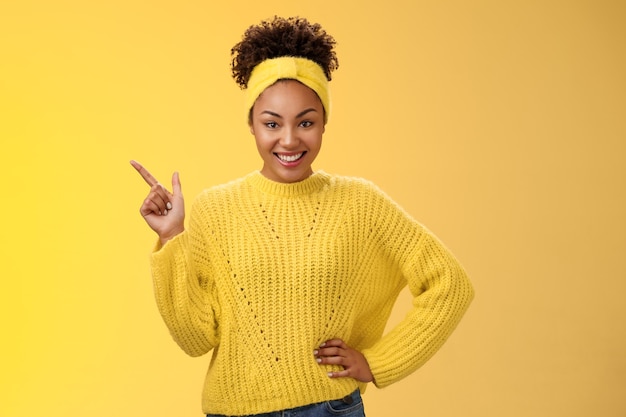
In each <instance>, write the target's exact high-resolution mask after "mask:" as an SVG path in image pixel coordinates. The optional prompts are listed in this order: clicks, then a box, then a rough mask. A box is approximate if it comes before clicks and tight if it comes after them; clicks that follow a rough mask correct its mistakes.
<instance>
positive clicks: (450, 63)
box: [0, 0, 626, 417]
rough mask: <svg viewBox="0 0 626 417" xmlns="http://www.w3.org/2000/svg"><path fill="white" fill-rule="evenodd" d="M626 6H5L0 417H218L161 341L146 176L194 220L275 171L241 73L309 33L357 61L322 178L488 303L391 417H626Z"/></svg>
mask: <svg viewBox="0 0 626 417" xmlns="http://www.w3.org/2000/svg"><path fill="white" fill-rule="evenodd" d="M218 3H220V4H221V5H217V4H218ZM624 4H625V3H624V2H622V1H607V0H604V1H603V0H589V1H582V0H579V1H574V0H572V1H550V0H548V1H534V0H531V1H497V0H493V1H486V0H480V1H464V0H463V1H461V0H459V1H413V0H411V1H408V0H407V1H395V2H394V1H385V2H363V1H356V0H353V1H343V2H339V1H335V0H319V1H316V2H309V3H305V2H294V1H266V2H260V1H247V0H246V1H241V2H231V3H229V2H211V1H199V0H198V1H176V2H174V1H139V0H129V1H126V0H125V1H121V0H113V1H107V2H104V1H102V2H87V1H77V0H59V1H43V0H39V1H35V0H24V1H17V0H15V1H11V0H8V1H6V0H5V1H3V2H2V3H0V138H1V140H2V146H1V150H0V166H1V167H2V168H1V169H2V171H1V172H2V176H1V177H0V178H1V181H2V191H1V195H2V197H1V201H2V203H1V204H0V221H1V222H2V223H1V225H0V226H1V228H0V232H1V234H2V237H1V243H0V244H1V245H2V249H1V251H0V257H1V258H0V274H1V276H2V277H1V281H0V282H1V287H0V317H1V319H0V320H1V326H2V328H1V334H2V343H1V345H0V358H1V359H0V360H1V364H0V383H1V385H0V416H2V417H23V416H24V417H25V416H33V415H46V416H55V417H56V416H59V417H60V416H63V417H68V416H69V417H73V416H94V417H100V416H103V417H104V416H199V415H200V404H199V403H200V402H199V394H200V389H201V384H202V380H203V376H204V372H205V370H206V367H207V365H208V357H203V358H199V359H191V358H188V357H186V356H185V355H184V354H183V353H182V351H180V350H179V349H178V348H177V347H176V346H175V344H174V343H173V342H172V341H171V340H170V337H169V335H168V333H167V330H166V329H165V326H164V325H163V324H162V323H161V321H160V318H159V316H158V313H157V311H156V307H155V305H154V302H153V299H152V288H151V282H150V276H149V269H148V253H149V252H150V249H151V246H152V244H153V241H154V237H153V235H152V232H150V231H149V229H148V228H147V226H146V225H145V224H144V223H143V221H142V219H141V218H140V216H139V214H138V208H139V205H140V204H141V201H142V199H143V197H144V195H145V193H146V191H147V188H146V186H145V184H144V183H143V182H142V180H141V178H140V177H139V176H138V175H137V174H136V173H135V172H134V171H133V169H132V168H131V167H130V165H129V164H128V161H129V160H130V159H137V160H139V161H141V162H142V163H144V164H145V165H146V166H147V167H148V168H149V169H150V170H151V171H152V172H153V174H155V176H157V177H158V178H160V179H161V181H163V182H167V183H169V179H170V175H171V173H172V171H174V170H179V171H180V172H181V179H182V182H183V189H184V192H185V195H186V197H187V199H188V200H189V199H190V198H192V197H193V196H194V195H195V194H197V193H198V192H199V191H200V190H201V189H202V188H203V187H206V186H209V185H213V184H217V183H222V182H224V181H227V180H230V179H232V178H236V177H239V176H241V175H244V174H246V173H248V172H250V171H252V170H254V169H257V168H259V167H260V159H259V157H258V155H257V154H256V150H255V148H254V145H253V141H252V137H251V136H250V135H249V133H248V131H247V128H246V125H245V123H244V113H243V111H242V101H243V98H242V95H241V93H240V91H239V90H238V88H237V87H236V86H235V84H234V82H233V81H232V80H231V79H230V73H229V52H230V48H231V46H233V45H234V44H235V43H236V42H238V41H239V39H240V35H241V33H242V32H243V31H244V30H245V28H246V27H247V26H248V25H250V24H252V23H256V22H258V21H259V20H261V19H263V18H266V17H269V16H271V15H273V14H280V15H295V14H299V15H303V16H307V17H308V18H309V19H311V20H313V21H318V22H320V23H322V24H323V26H324V27H325V28H326V29H327V30H328V31H329V32H330V33H331V34H333V35H334V36H335V38H336V39H337V41H338V42H339V45H338V53H339V58H340V68H339V71H338V72H337V73H336V75H335V77H334V80H333V82H332V83H331V86H332V94H333V100H334V102H333V108H334V110H333V113H332V116H331V120H330V123H329V125H328V128H327V133H326V136H325V145H324V149H323V150H322V154H321V155H320V157H319V160H318V162H317V163H316V168H318V169H324V170H325V171H328V172H334V173H340V174H349V175H357V176H362V177H366V178H369V179H371V180H373V181H374V182H376V183H377V184H378V185H379V186H381V187H382V188H383V189H384V190H385V191H387V192H388V193H389V194H390V195H391V196H392V197H393V198H394V199H396V200H397V201H398V202H399V203H400V204H402V205H403V206H404V207H405V208H406V209H407V210H408V211H409V212H411V213H412V214H413V215H414V216H415V217H416V218H418V219H419V220H420V221H421V222H423V223H424V224H426V225H427V226H428V227H429V228H430V229H432V230H433V231H434V232H435V233H436V234H438V235H439V236H440V237H441V238H442V239H443V240H444V241H445V242H446V243H447V245H448V246H449V247H450V248H451V249H452V250H453V252H454V253H455V254H456V255H457V256H458V258H459V259H460V260H461V261H462V263H463V264H464V265H465V267H466V268H467V270H468V271H469V273H470V275H471V277H472V279H473V282H474V284H475V286H476V290H477V297H476V299H475V302H474V304H473V305H472V307H471V308H470V310H469V312H468V314H467V316H466V318H465V319H464V321H463V322H462V323H461V325H460V327H459V328H458V331H457V332H456V333H455V334H454V335H453V336H452V338H451V339H450V340H449V342H448V343H447V344H446V345H445V346H444V348H443V349H442V350H441V352H440V353H439V354H438V355H437V356H435V358H433V359H432V360H431V361H430V362H429V363H428V364H427V365H425V366H424V367H423V368H422V369H420V370H419V371H418V372H417V373H415V374H414V375H412V376H411V377H409V378H407V379H405V380H403V381H401V382H399V383H397V384H395V385H393V386H391V387H389V388H386V389H384V390H378V389H375V388H373V387H372V388H370V389H369V390H368V391H367V393H366V394H365V401H366V412H367V415H368V417H386V416H391V415H405V416H467V417H474V416H475V417H484V416H507V417H516V416H535V417H536V416H546V417H547V416H551V417H552V416H569V417H577V416H580V417H583V416H584V417H587V416H603V417H623V416H624V415H626V401H625V400H624V393H625V392H626V335H625V327H626V326H625V323H626V320H625V319H626V303H625V302H624V294H625V293H626V261H625V259H626V256H625V255H626V254H625V252H626V251H625V249H626V220H625V217H626V216H625V215H626V198H625V190H626V164H625V163H624V158H625V156H626V145H625V140H626V58H625V52H626V24H624V22H626V7H625V5H624ZM400 301H401V303H400V304H401V305H399V306H398V308H397V309H396V311H395V312H394V316H393V319H392V321H397V320H399V319H400V317H402V315H403V314H404V312H405V311H406V310H407V309H408V302H409V301H408V298H407V296H406V294H403V296H402V297H401V300H400ZM286 388H288V387H286Z"/></svg>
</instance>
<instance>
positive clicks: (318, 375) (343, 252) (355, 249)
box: [152, 172, 473, 415]
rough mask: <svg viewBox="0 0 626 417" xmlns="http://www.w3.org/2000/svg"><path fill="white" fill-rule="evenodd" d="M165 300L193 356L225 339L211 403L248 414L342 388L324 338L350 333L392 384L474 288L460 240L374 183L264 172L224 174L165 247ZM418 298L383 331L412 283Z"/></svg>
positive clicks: (155, 267)
mask: <svg viewBox="0 0 626 417" xmlns="http://www.w3.org/2000/svg"><path fill="white" fill-rule="evenodd" d="M152 271H153V278H154V286H155V294H156V300H157V305H158V307H159V311H160V312H161V315H162V316H163V320H164V321H165V323H166V324H167V326H168V328H169V330H170V332H171V334H172V336H173V338H174V340H175V341H176V342H177V343H178V344H179V345H180V347H181V348H182V349H183V350H184V351H185V352H187V353H188V354H189V355H192V356H199V355H203V354H205V353H207V352H209V351H210V350H212V349H213V357H212V360H211V364H210V366H209V370H208V372H207V376H206V381H205V385H204V389H203V394H202V404H203V411H204V412H205V413H210V414H227V415H246V414H257V413H262V412H268V411H273V410H280V409H285V408H292V407H297V406H301V405H305V404H311V403H316V402H321V401H325V400H330V399H337V398H341V397H343V396H345V395H347V394H348V393H350V392H352V391H353V390H354V389H356V388H357V387H359V388H361V389H362V390H363V389H364V388H365V384H362V383H359V382H357V381H355V380H353V379H350V378H338V379H331V378H329V377H328V376H327V372H328V371H329V370H330V369H332V367H330V366H320V365H318V364H317V363H316V362H315V360H314V357H313V350H314V349H315V348H316V347H318V346H319V345H320V343H322V342H323V341H325V340H328V339H332V338H341V339H343V340H344V341H345V342H346V343H347V344H348V345H350V346H351V347H353V348H355V349H357V350H360V351H362V352H363V354H364V355H365V357H366V358H367V361H368V363H369V365H370V367H371V370H372V373H373V375H374V378H375V384H376V385H377V386H379V387H383V386H386V385H389V384H391V383H392V382H395V381H397V380H399V379H401V378H403V377H405V376H407V375H409V374H410V373H411V372H413V371H414V370H416V369H417V368H418V367H419V366H421V365H422V364H423V363H424V362H426V360H428V359H429V358H430V357H431V356H432V355H433V354H434V353H435V352H436V351H437V350H438V349H439V347H440V346H441V345H442V344H443V343H444V341H445V340H446V338H447V337H448V336H449V335H450V333H451V332H452V330H453V329H454V327H455V326H456V325H457V323H458V322H459V320H460V319H461V316H462V315H463V313H464V312H465V310H466V308H467V306H468V305H469V302H470V301H471V299H472V297H473V290H472V287H471V284H470V283H469V281H468V279H467V277H466V275H465V273H464V271H463V269H462V268H461V266H460V265H459V263H458V262H457V261H456V260H455V259H454V257H453V256H452V255H451V254H450V253H449V252H448V250H447V249H446V248H445V247H444V246H443V245H442V244H441V243H440V242H439V241H438V240H437V239H436V238H435V237H434V236H433V235H432V234H431V233H429V232H428V231H427V230H426V229H425V228H424V227H423V226H421V225H420V224H419V223H417V222H416V221H415V220H413V219H412V218H411V217H410V216H409V215H407V213H405V212H404V211H403V210H402V209H400V208H399V207H398V206H397V205H396V204H395V203H394V202H392V201H391V200H390V199H389V198H388V197H386V196H385V194H383V193H382V192H381V191H380V190H379V189H377V188H376V187H375V186H374V185H372V184H371V183H369V182H367V181H364V180H361V179H355V178H347V177H340V176H332V175H329V174H326V173H323V172H318V173H315V174H313V175H312V176H311V177H309V178H308V179H306V180H304V181H302V182H299V183H294V184H281V183H275V182H272V181H270V180H268V179H266V178H265V177H263V176H262V175H261V174H260V173H258V172H256V173H253V174H250V175H248V176H246V177H244V178H242V179H239V180H236V181H234V182H231V183H228V184H225V185H222V186H218V187H213V188H211V189H208V190H206V191H204V192H203V193H202V194H200V195H199V196H198V197H197V198H196V200H195V201H194V203H193V206H192V208H191V213H190V215H189V225H188V227H187V230H186V231H185V232H183V233H182V234H180V235H178V236H177V237H175V238H174V239H172V240H170V241H169V242H168V243H167V244H165V245H164V246H163V247H162V248H160V247H157V250H156V251H155V252H154V253H153V254H152ZM406 285H408V286H409V288H410V290H411V293H412V294H413V296H414V301H413V309H412V310H411V312H410V313H409V314H408V315H407V316H406V317H405V318H404V320H403V321H402V322H401V323H400V324H399V325H398V326H396V327H395V328H394V329H393V330H392V331H391V332H389V333H388V334H386V335H385V336H382V334H383V330H384V328H385V324H386V322H387V319H388V317H389V314H390V312H391V309H392V306H393V304H394V302H395V300H396V298H397V295H398V293H399V292H400V290H401V289H402V288H403V287H404V286H406Z"/></svg>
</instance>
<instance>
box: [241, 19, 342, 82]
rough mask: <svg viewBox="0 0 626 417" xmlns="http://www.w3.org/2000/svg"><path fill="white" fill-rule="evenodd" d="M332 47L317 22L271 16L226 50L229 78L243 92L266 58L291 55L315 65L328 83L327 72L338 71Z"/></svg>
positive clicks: (331, 41)
mask: <svg viewBox="0 0 626 417" xmlns="http://www.w3.org/2000/svg"><path fill="white" fill-rule="evenodd" d="M335 44H336V42H335V39H334V38H333V37H332V36H330V35H329V34H328V33H326V31H325V30H324V29H322V26H321V25H319V24H318V23H310V22H309V21H308V20H307V19H305V18H301V17H289V18H283V17H278V16H274V18H273V19H268V20H264V21H262V22H261V23H259V24H258V25H253V26H250V27H249V28H248V29H247V30H246V31H245V33H244V34H243V38H242V41H241V42H239V43H238V44H237V45H235V46H233V48H232V49H231V50H230V55H231V57H232V61H231V69H232V74H233V78H234V79H235V82H237V84H239V87H241V88H242V89H245V88H247V87H248V80H249V79H250V74H251V73H252V70H253V69H254V67H256V66H257V65H258V64H260V63H261V62H263V61H265V60H266V59H272V58H279V57H282V56H293V57H299V58H307V59H310V60H311V61H314V62H316V63H317V64H319V65H320V66H321V67H322V69H323V70H324V73H325V74H326V78H327V79H328V80H329V81H330V80H331V75H330V74H331V72H332V71H334V70H336V69H337V68H339V61H338V60H337V54H336V53H335V51H334V50H333V48H334V46H335Z"/></svg>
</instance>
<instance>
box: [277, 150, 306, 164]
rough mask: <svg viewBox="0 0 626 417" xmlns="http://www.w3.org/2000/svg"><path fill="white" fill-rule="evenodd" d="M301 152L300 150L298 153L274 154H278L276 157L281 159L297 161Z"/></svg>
mask: <svg viewBox="0 0 626 417" xmlns="http://www.w3.org/2000/svg"><path fill="white" fill-rule="evenodd" d="M303 153H304V152H300V153H297V154H295V155H281V154H279V153H278V154H276V156H278V158H279V159H280V160H281V161H285V162H293V161H297V160H298V159H300V158H301V157H302V154H303Z"/></svg>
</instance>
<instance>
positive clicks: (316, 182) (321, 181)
mask: <svg viewBox="0 0 626 417" xmlns="http://www.w3.org/2000/svg"><path fill="white" fill-rule="evenodd" d="M248 182H249V183H250V184H251V185H252V186H253V187H255V188H257V189H258V190H260V191H261V192H264V193H267V194H273V195H276V196H279V197H297V196H300V195H307V194H313V193H315V192H318V191H320V190H321V189H322V188H324V187H325V186H326V185H328V184H329V183H330V176H329V175H328V174H327V173H325V172H323V171H317V172H314V173H313V174H312V175H311V176H310V177H308V178H306V179H304V180H302V181H298V182H293V183H282V182H276V181H272V180H270V179H268V178H266V177H265V176H264V175H263V174H261V172H260V171H256V172H253V173H252V174H250V175H248Z"/></svg>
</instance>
